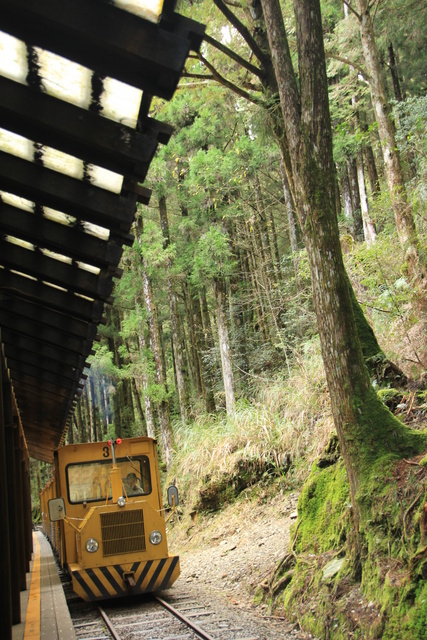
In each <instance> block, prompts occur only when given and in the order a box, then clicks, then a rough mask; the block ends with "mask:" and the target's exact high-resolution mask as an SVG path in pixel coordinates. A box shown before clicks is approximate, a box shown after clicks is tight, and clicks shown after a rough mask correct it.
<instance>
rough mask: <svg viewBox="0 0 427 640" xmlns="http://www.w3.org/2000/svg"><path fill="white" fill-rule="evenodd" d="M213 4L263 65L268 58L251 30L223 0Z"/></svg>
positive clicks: (216, 0) (215, 1)
mask: <svg viewBox="0 0 427 640" xmlns="http://www.w3.org/2000/svg"><path fill="white" fill-rule="evenodd" d="M213 2H214V4H215V6H216V7H217V8H218V9H219V10H220V11H221V13H222V14H223V15H224V16H225V17H226V18H227V20H228V21H229V22H231V24H232V25H233V27H234V28H235V29H236V30H237V31H238V32H239V33H240V35H241V36H242V38H243V39H244V40H245V42H246V44H247V45H248V46H249V48H250V49H251V50H252V52H253V54H254V56H255V57H256V58H258V60H259V61H260V62H261V64H262V63H263V62H264V61H265V59H266V57H267V56H266V54H265V53H264V52H263V51H261V49H260V48H259V46H258V45H257V43H256V42H255V40H254V38H253V37H252V35H251V34H250V32H249V29H248V28H247V27H245V25H244V24H243V23H242V22H240V20H239V18H238V17H237V16H235V15H234V13H233V12H232V11H230V9H229V8H228V7H227V6H226V4H225V3H224V2H223V0H213Z"/></svg>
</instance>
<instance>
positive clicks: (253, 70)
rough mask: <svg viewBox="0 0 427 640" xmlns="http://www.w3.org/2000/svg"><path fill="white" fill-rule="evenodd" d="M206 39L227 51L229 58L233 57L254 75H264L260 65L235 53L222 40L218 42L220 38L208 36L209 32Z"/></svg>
mask: <svg viewBox="0 0 427 640" xmlns="http://www.w3.org/2000/svg"><path fill="white" fill-rule="evenodd" d="M204 39H205V41H206V42H208V43H209V44H211V45H212V46H213V47H215V48H216V49H218V50H219V51H222V53H225V55H226V56H228V57H229V58H231V59H232V60H234V61H235V62H237V63H238V64H240V66H242V67H244V68H245V69H247V70H248V71H250V73H253V74H254V75H256V76H258V78H262V76H263V75H264V73H263V71H262V70H261V69H258V67H255V65H253V64H251V63H250V62H248V61H247V60H245V59H244V58H242V57H241V56H239V55H238V54H237V53H234V51H232V49H229V48H228V47H226V46H225V45H223V44H221V43H220V42H218V40H215V38H212V37H211V36H208V35H207V34H205V38H204Z"/></svg>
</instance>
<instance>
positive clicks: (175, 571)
mask: <svg viewBox="0 0 427 640" xmlns="http://www.w3.org/2000/svg"><path fill="white" fill-rule="evenodd" d="M76 567H77V565H73V566H71V567H70V569H71V577H72V579H73V590H74V592H75V593H76V594H77V595H78V596H80V598H83V600H86V601H87V602H90V601H92V600H106V599H108V598H118V597H121V596H129V595H136V594H138V593H150V592H152V591H162V590H163V589H167V588H168V587H170V586H171V585H172V584H173V583H174V582H175V580H176V579H177V578H178V576H179V573H180V567H179V556H169V557H168V558H162V559H161V560H148V561H147V562H134V563H133V564H132V566H131V567H130V568H129V565H126V568H124V567H123V566H122V565H120V564H114V565H109V566H103V567H94V568H93V569H79V568H76ZM129 574H130V575H131V576H132V584H133V583H134V584H133V586H131V585H130V584H129V581H128V580H127V579H126V576H128V575H129Z"/></svg>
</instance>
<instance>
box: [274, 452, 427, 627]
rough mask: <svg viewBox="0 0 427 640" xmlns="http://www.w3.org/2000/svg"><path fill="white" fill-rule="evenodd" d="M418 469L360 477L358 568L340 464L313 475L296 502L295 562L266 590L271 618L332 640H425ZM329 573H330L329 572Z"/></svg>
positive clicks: (388, 467)
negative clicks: (275, 615)
mask: <svg viewBox="0 0 427 640" xmlns="http://www.w3.org/2000/svg"><path fill="white" fill-rule="evenodd" d="M421 459H422V456H421V455H420V454H418V455H417V456H414V457H413V458H412V459H404V458H398V457H397V456H396V454H388V455H383V456H382V457H381V458H380V459H378V460H377V461H376V462H375V463H374V464H372V466H371V468H370V472H369V473H366V474H365V476H364V480H363V482H362V483H361V486H360V492H359V495H358V496H357V500H358V503H359V505H360V511H361V514H362V518H361V527H360V538H359V543H360V541H361V545H362V546H361V548H360V549H359V553H360V556H358V557H359V558H360V559H361V562H360V563H359V564H358V563H357V562H356V556H357V555H358V554H356V556H355V544H354V537H353V522H352V509H351V505H350V489H349V483H348V480H347V475H346V470H345V467H344V464H343V462H342V461H341V460H339V461H338V462H337V463H336V464H333V465H330V466H328V467H327V468H319V465H318V464H314V465H313V467H312V470H311V473H310V476H309V479H308V481H307V482H306V484H305V486H304V488H303V491H302V493H301V495H300V498H299V502H298V522H297V524H296V528H295V531H294V543H293V550H292V553H291V554H289V556H287V558H286V562H283V563H282V565H281V571H278V572H275V574H274V581H272V583H271V584H270V588H269V590H268V593H269V597H270V598H271V601H270V602H271V605H272V607H273V608H274V609H275V610H277V609H278V610H282V609H283V610H284V611H285V613H286V615H287V616H289V617H291V618H293V619H294V620H298V621H299V622H300V623H301V624H302V625H303V627H304V628H306V629H308V630H310V631H311V632H312V633H314V634H315V635H316V636H318V637H320V638H328V639H331V640H332V639H333V640H344V639H347V638H364V639H366V640H370V639H372V640H374V639H376V638H382V639H383V640H401V639H402V638H405V640H421V638H425V637H427V589H426V584H427V546H426V541H427V507H426V503H427V491H426V486H425V480H426V476H427V472H426V470H425V468H424V466H422V465H421V464H420V460H421ZM338 560H339V562H337V561H338ZM332 566H333V567H335V569H336V570H334V571H328V570H327V569H328V568H330V567H332ZM357 568H359V572H358V571H357V570H356V569H357Z"/></svg>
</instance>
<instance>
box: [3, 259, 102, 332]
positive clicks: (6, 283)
mask: <svg viewBox="0 0 427 640" xmlns="http://www.w3.org/2000/svg"><path fill="white" fill-rule="evenodd" d="M0 296H1V297H3V298H11V297H13V296H17V297H18V298H24V299H27V300H32V301H36V302H38V303H40V304H43V305H45V306H46V307H48V308H50V309H56V310H57V311H61V312H63V313H68V314H69V315H70V316H72V317H74V318H81V319H82V320H86V321H88V322H95V323H99V322H101V319H102V314H103V311H104V303H103V302H102V301H100V300H94V301H93V302H91V301H90V300H86V299H84V298H81V297H80V296H76V295H74V293H73V292H72V291H60V290H59V289H55V288H53V287H49V286H48V285H46V284H43V282H40V281H36V280H31V279H29V278H25V277H24V276H22V275H19V274H17V273H12V272H11V271H8V270H7V269H0Z"/></svg>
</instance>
